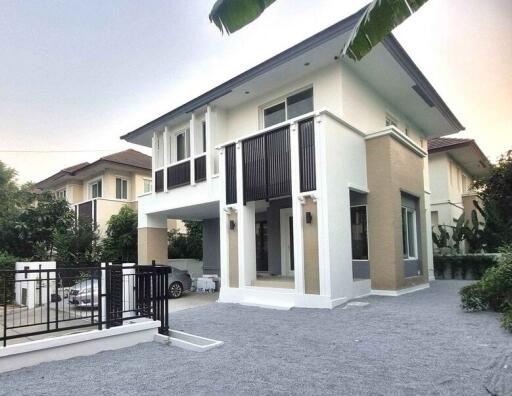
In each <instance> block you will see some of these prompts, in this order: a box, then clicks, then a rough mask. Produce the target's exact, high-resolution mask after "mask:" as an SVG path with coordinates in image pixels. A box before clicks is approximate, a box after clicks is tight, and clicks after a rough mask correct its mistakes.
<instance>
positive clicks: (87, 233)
mask: <svg viewBox="0 0 512 396" xmlns="http://www.w3.org/2000/svg"><path fill="white" fill-rule="evenodd" d="M53 240H54V244H55V250H56V258H57V261H59V262H60V263H65V264H66V266H69V265H71V266H72V265H80V264H81V263H91V262H93V263H94V262H98V261H99V260H100V258H101V249H100V246H99V244H98V241H99V234H98V228H97V227H96V226H95V225H94V223H93V222H92V221H91V219H90V218H88V217H79V218H78V219H73V221H72V222H71V225H70V226H69V227H68V228H65V229H57V230H55V232H54V235H53Z"/></svg>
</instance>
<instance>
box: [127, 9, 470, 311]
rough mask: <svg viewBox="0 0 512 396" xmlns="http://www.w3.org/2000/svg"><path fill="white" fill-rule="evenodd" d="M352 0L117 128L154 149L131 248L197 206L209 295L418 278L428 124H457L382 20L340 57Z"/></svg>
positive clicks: (144, 257)
mask: <svg viewBox="0 0 512 396" xmlns="http://www.w3.org/2000/svg"><path fill="white" fill-rule="evenodd" d="M360 17H361V12H359V13H356V14H354V15H352V16H350V17H348V18H346V19H344V20H342V21H340V22H338V23H336V24H334V25H332V26H330V27H328V28H326V29H325V30H323V31H321V32H319V33H317V34H315V35H314V36H312V37H310V38H308V39H306V40H304V41H302V42H300V43H298V44H296V45H294V46H293V47H291V48H289V49H287V50H285V51H283V52H281V53H279V54H277V55H276V56H274V57H272V58H270V59H268V60H266V61H264V62H262V63H260V64H258V65H256V66H254V67H253V68H251V69H249V70H247V71H246V72H244V73H242V74H240V75H238V76H236V77H234V78H232V79H230V80H228V81H226V82H225V83H223V84H221V85H219V86H217V87H215V88H213V89H212V90H210V91H208V92H205V93H204V94H202V95H201V96H199V97H197V98H195V99H193V100H191V101H189V102H187V103H185V104H183V105H182V106H180V107H177V108H176V109H173V110H171V111H169V112H168V113H167V114H164V115H162V116H160V117H158V118H156V119H154V120H152V121H150V122H148V123H147V124H146V125H143V126H140V127H139V128H137V129H135V130H134V131H132V132H130V133H128V134H126V135H124V136H123V137H122V138H123V139H125V140H127V141H129V142H131V143H135V144H140V145H143V146H146V147H151V148H152V150H153V156H152V157H153V169H152V171H153V181H154V182H153V191H152V193H151V194H148V195H146V196H144V197H142V198H141V199H140V200H139V212H138V214H139V223H138V224H139V239H138V243H139V252H138V253H139V263H141V264H142V263H149V262H151V260H156V261H158V262H162V261H164V260H166V259H167V246H166V224H167V220H168V219H190V220H202V221H203V264H204V268H205V270H208V271H212V272H215V273H217V274H220V276H221V290H220V295H219V301H220V302H230V303H240V304H247V305H259V306H271V307H275V308H290V307H316V308H332V307H334V306H337V305H339V304H342V303H344V302H346V301H348V300H350V299H352V298H356V297H359V296H363V295H368V294H380V295H400V294H403V293H408V292H413V291H416V290H419V289H423V288H426V287H428V285H429V283H428V282H429V274H431V273H432V241H431V231H430V230H431V225H430V220H431V216H430V191H429V190H430V187H429V168H428V154H427V140H428V139H431V138H435V137H440V136H444V135H449V134H452V133H457V132H459V131H460V130H462V129H463V126H462V125H461V124H460V122H459V121H458V120H457V118H456V117H455V116H454V115H453V113H452V112H451V111H450V109H449V108H448V106H447V105H446V104H445V102H444V101H443V100H442V99H441V97H440V96H439V94H438V93H437V92H436V90H435V89H434V88H433V87H432V85H431V84H430V83H429V81H428V80H427V79H426V77H425V76H424V75H423V74H422V72H421V71H420V70H419V69H418V67H417V66H416V65H415V64H414V62H413V61H412V60H411V58H410V57H409V56H408V55H407V53H406V52H405V50H404V49H403V48H402V46H401V45H400V44H399V43H398V41H397V40H396V39H395V38H394V37H393V35H389V36H388V37H386V38H385V39H384V40H383V42H382V43H380V44H379V45H377V46H376V47H375V48H374V49H373V50H372V51H371V52H370V53H369V54H368V55H367V56H366V57H365V58H364V59H363V60H362V61H360V62H357V63H354V62H352V61H350V60H348V59H340V52H341V51H342V49H343V46H344V44H345V42H346V41H347V39H348V37H349V35H350V32H351V29H352V28H353V27H354V26H355V24H356V23H357V21H358V19H359V18H360Z"/></svg>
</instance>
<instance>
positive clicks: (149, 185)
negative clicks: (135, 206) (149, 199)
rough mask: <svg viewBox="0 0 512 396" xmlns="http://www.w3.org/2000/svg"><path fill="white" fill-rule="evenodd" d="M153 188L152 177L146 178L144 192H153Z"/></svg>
mask: <svg viewBox="0 0 512 396" xmlns="http://www.w3.org/2000/svg"><path fill="white" fill-rule="evenodd" d="M152 189H153V182H152V180H151V179H144V193H148V192H151V190H152Z"/></svg>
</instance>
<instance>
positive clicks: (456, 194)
mask: <svg viewBox="0 0 512 396" xmlns="http://www.w3.org/2000/svg"><path fill="white" fill-rule="evenodd" d="M428 164H429V173H430V192H431V197H430V204H431V213H430V214H431V219H432V226H433V227H437V226H438V225H447V226H453V225H455V223H456V222H455V220H454V219H458V218H459V217H460V215H461V214H462V213H465V217H466V219H470V218H471V217H470V216H471V212H472V210H473V209H474V208H475V206H474V203H473V201H474V200H477V201H479V198H478V197H477V194H476V192H475V191H474V190H472V189H471V185H472V183H473V182H474V181H475V179H476V178H479V177H482V176H485V175H487V174H488V173H489V170H490V163H489V160H488V159H487V157H486V156H485V155H484V153H483V152H482V150H480V148H479V147H478V145H477V144H476V142H475V141H474V140H473V139H455V138H446V137H442V138H436V139H431V140H429V142H428ZM477 213H478V211H477ZM479 219H480V220H483V219H482V217H481V215H480V214H479Z"/></svg>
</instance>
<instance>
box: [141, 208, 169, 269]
mask: <svg viewBox="0 0 512 396" xmlns="http://www.w3.org/2000/svg"><path fill="white" fill-rule="evenodd" d="M168 241H169V238H168V235H167V218H166V217H164V216H156V215H145V214H142V213H139V229H138V230H137V252H138V263H139V264H141V265H147V264H151V262H152V261H153V260H155V261H156V262H157V264H167V260H168V244H169V242H168Z"/></svg>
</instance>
